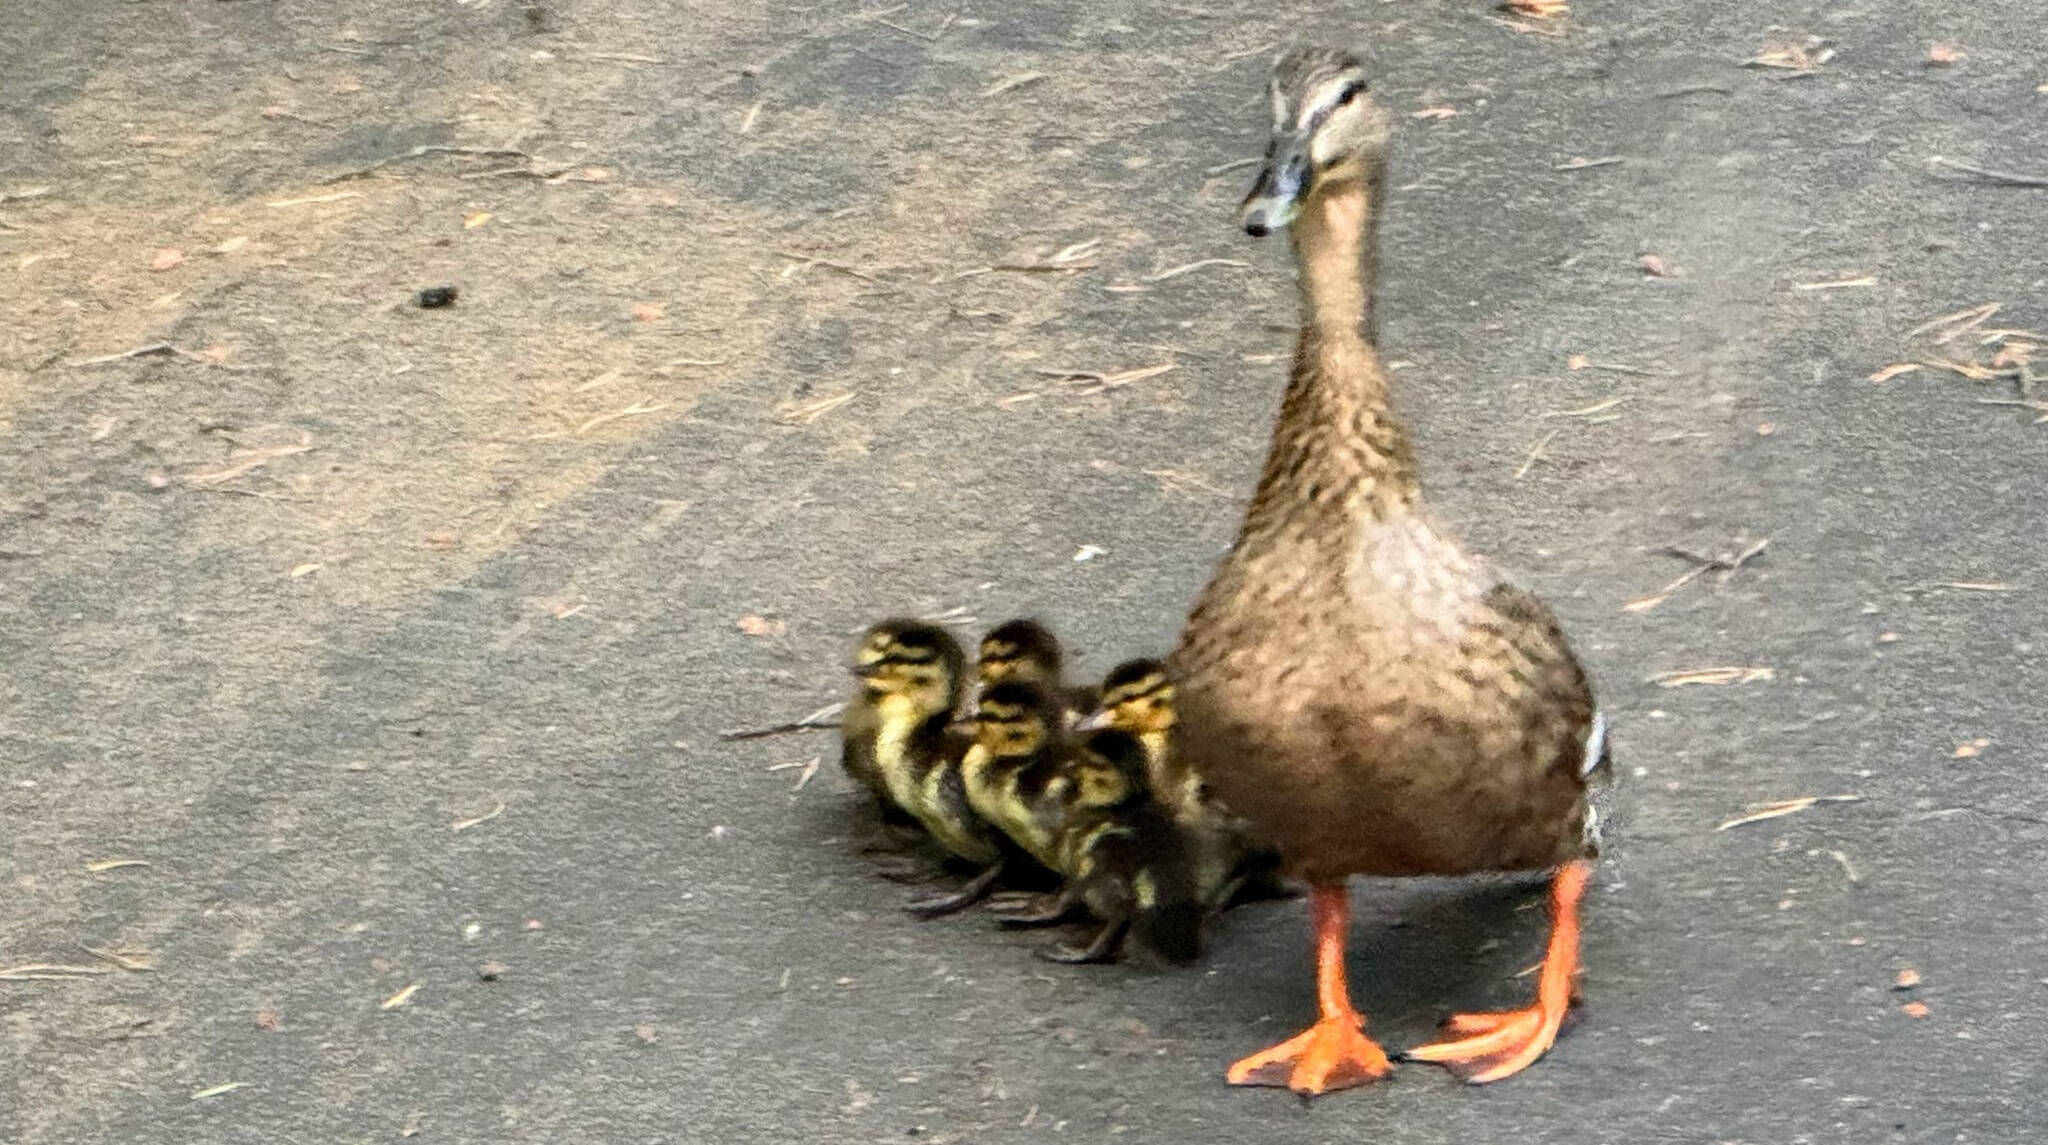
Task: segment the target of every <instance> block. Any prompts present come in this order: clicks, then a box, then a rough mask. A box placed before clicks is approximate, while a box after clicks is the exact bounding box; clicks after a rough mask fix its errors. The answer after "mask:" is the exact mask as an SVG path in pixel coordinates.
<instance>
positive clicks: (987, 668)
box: [978, 620, 1062, 688]
mask: <svg viewBox="0 0 2048 1145" xmlns="http://www.w3.org/2000/svg"><path fill="white" fill-rule="evenodd" d="M1061 660H1062V654H1061V652H1060V642H1059V638H1058V637H1056V636H1054V635H1053V634H1052V631H1051V630H1050V629H1048V628H1046V626H1045V625H1043V624H1040V623H1039V622H1037V621H1036V620H1011V621H1006V622H1004V623H1002V624H998V625H997V626H995V627H994V628H991V629H989V631H988V635H986V636H984V637H982V638H981V659H980V662H979V665H978V671H979V672H980V674H981V686H982V687H984V688H986V687H989V686H991V685H994V684H1000V683H1003V682H1005V681H1008V680H1025V681H1029V682H1031V683H1034V684H1046V685H1051V684H1055V683H1057V682H1058V681H1059V678H1060V667H1061Z"/></svg>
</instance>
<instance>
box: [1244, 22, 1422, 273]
mask: <svg viewBox="0 0 2048 1145" xmlns="http://www.w3.org/2000/svg"><path fill="white" fill-rule="evenodd" d="M1267 94H1268V95H1269V96H1270V97H1271V101H1272V105H1273V137H1272V140H1271V142H1269V143H1268V144H1267V145H1266V161H1265V166H1264V167H1262V168H1261V169H1260V171H1259V180H1258V182H1256V183H1254V184H1252V190H1251V194H1249V195H1246V196H1245V200H1244V207H1243V209H1242V210H1241V211H1240V213H1239V216H1238V217H1239V219H1240V221H1242V222H1243V224H1244V229H1245V233H1247V234H1250V235H1253V236H1263V235H1266V234H1268V233H1270V232H1272V231H1276V230H1279V229H1280V228H1281V227H1284V226H1286V225H1288V224H1289V223H1291V222H1293V221H1294V218H1295V216H1296V215H1297V214H1299V213H1300V212H1301V206H1302V204H1303V203H1305V202H1307V201H1308V200H1310V199H1312V198H1314V197H1315V195H1316V194H1317V193H1318V192H1320V191H1322V190H1324V189H1325V188H1328V187H1334V186H1337V185H1340V184H1343V183H1346V182H1357V181H1358V180H1362V179H1364V178H1365V177H1366V174H1367V172H1368V170H1370V168H1371V167H1372V165H1373V164H1374V163H1375V162H1377V161H1379V160H1381V159H1383V158H1384V156H1385V153H1386V146H1387V138H1388V135H1389V132H1390V123H1389V121H1388V118H1387V113H1386V111H1385V110H1384V109H1383V108H1381V107H1380V105H1379V104H1378V103H1377V102H1375V101H1374V100H1373V98H1372V96H1371V95H1370V94H1369V92H1368V90H1367V85H1366V74H1365V65H1364V63H1363V61H1361V60H1360V59H1359V58H1358V57H1357V56H1355V55H1353V54H1351V53H1350V52H1345V51H1339V50H1337V49H1334V48H1295V49H1293V50H1292V51H1289V52H1288V53H1287V54H1285V55H1283V56H1281V57H1280V58H1279V59H1278V60H1276V61H1274V63H1273V80H1272V83H1271V84H1270V85H1269V86H1268V88H1267Z"/></svg>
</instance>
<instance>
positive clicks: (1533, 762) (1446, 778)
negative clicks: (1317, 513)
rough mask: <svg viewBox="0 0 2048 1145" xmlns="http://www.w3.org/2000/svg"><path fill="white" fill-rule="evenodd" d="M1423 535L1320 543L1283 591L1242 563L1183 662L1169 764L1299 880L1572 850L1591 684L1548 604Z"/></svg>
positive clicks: (1253, 561) (1415, 871)
mask: <svg viewBox="0 0 2048 1145" xmlns="http://www.w3.org/2000/svg"><path fill="white" fill-rule="evenodd" d="M1423 527H1424V528H1426V526H1423ZM1429 535H1433V533H1432V534H1428V535H1423V534H1417V535H1415V536H1408V537H1400V536H1392V537H1389V536H1381V537H1365V538H1361V539H1360V543H1359V544H1357V545H1343V544H1341V543H1340V544H1339V545H1338V546H1336V547H1335V549H1336V551H1335V552H1333V551H1332V549H1331V547H1328V546H1327V545H1326V546H1325V547H1324V548H1323V549H1322V552H1323V553H1324V554H1326V555H1327V558H1328V559H1326V561H1325V562H1324V563H1322V564H1321V565H1318V564H1317V563H1316V562H1315V561H1314V560H1297V561H1291V562H1287V567H1288V568H1290V569H1291V572H1290V574H1289V575H1282V576H1275V575H1272V573H1273V571H1274V569H1273V568H1272V567H1267V568H1260V567H1258V566H1259V565H1260V564H1261V563H1265V564H1267V565H1269V566H1271V565H1275V564H1279V563H1280V562H1278V561H1277V560H1276V559H1275V558H1274V557H1273V556H1272V554H1264V555H1263V557H1262V554H1260V553H1257V552H1249V553H1245V552H1241V553H1239V554H1234V556H1233V558H1232V559H1231V560H1229V561H1226V565H1225V567H1224V568H1223V569H1222V570H1219V573H1218V576H1217V578H1216V580H1215V581H1214V582H1213V583H1212V584H1211V585H1210V588H1209V591H1208V592H1207V593H1206V594H1205V596H1204V599H1203V601H1202V603H1201V605H1200V606H1199V607H1198V608H1197V610H1196V614H1195V616H1194V617H1192V618H1191V619H1190V623H1189V626H1188V630H1187V632H1186V634H1185V635H1184V637H1183V641H1182V644H1181V647H1180V649H1178V650H1177V652H1176V653H1175V657H1174V662H1173V670H1174V674H1175V677H1176V686H1177V688H1178V700H1179V704H1180V723H1179V727H1178V729H1177V732H1178V734H1177V742H1176V752H1177V753H1178V754H1179V755H1180V756H1181V757H1182V758H1184V759H1185V760H1186V762H1187V765H1188V766H1189V767H1190V768H1191V769H1193V770H1194V771H1195V772H1196V774H1198V775H1199V776H1201V778H1202V779H1203V780H1204V781H1205V782H1207V783H1208V784H1209V785H1210V787H1211V788H1212V789H1213V790H1214V792H1215V793H1216V795H1217V797H1218V798H1219V799H1220V800H1221V801H1222V802H1223V803H1224V804H1225V805H1227V806H1228V807H1229V808H1230V810H1231V811H1233V812H1235V813H1236V814H1238V815H1240V816H1242V817H1243V818H1244V819H1245V820H1246V822H1247V824H1248V825H1249V827H1250V829H1251V831H1252V833H1253V835H1254V836H1255V837H1256V838H1258V839H1260V840H1261V841H1263V842H1265V843H1268V844H1269V845H1272V846H1274V847H1275V848H1277V849H1278V850H1279V851H1280V852H1281V854H1282V855H1283V856H1284V857H1285V859H1286V861H1287V863H1288V865H1289V866H1290V867H1291V868H1292V869H1293V870H1294V872H1295V873H1297V874H1300V875H1303V876H1304V877H1309V878H1317V877H1340V876H1342V875H1344V874H1352V873H1357V874H1370V875H1422V874H1445V875H1450V874H1466V873H1472V872H1477V871H1486V870H1514V869H1532V868H1541V867H1547V866H1552V865H1555V864H1556V863H1559V862H1562V861H1564V860H1566V859H1569V858H1572V857H1576V855H1577V854H1578V853H1579V851H1580V850H1581V849H1582V846H1583V844H1582V842H1581V839H1582V829H1581V828H1582V823H1583V818H1584V813H1585V811H1584V807H1585V786H1584V783H1583V781H1582V780H1581V778H1580V776H1579V768H1578V766H1577V763H1578V760H1577V759H1576V756H1577V754H1579V753H1582V752H1583V750H1584V742H1585V735H1586V730H1587V728H1588V726H1589V724H1590V721H1591V717H1592V701H1591V696H1590V692H1589V690H1588V688H1587V686H1586V681H1585V676H1584V673H1583V672H1582V671H1581V670H1580V669H1579V667H1578V664H1577V662H1576V661H1575V660H1573V659H1572V656H1571V652H1570V650H1569V648H1568V647H1566V646H1565V644H1564V641H1563V637H1562V635H1561V634H1560V633H1559V632H1558V631H1557V628H1556V625H1555V623H1554V621H1551V620H1550V619H1549V614H1548V612H1547V611H1545V610H1543V608H1542V605H1541V604H1540V603H1537V602H1535V601H1534V599H1533V598H1531V597H1529V596H1528V595H1527V594H1526V593H1522V592H1520V591H1519V590H1516V589H1513V588H1508V587H1492V588H1489V587H1487V586H1486V584H1485V581H1484V579H1481V578H1484V577H1485V576H1486V574H1485V571H1484V569H1483V568H1481V567H1479V566H1477V565H1476V564H1473V563H1471V562H1464V563H1463V564H1460V563H1459V562H1460V561H1462V560H1463V558H1462V557H1459V558H1457V559H1456V560H1450V559H1443V558H1441V557H1440V555H1439V554H1432V553H1428V552H1425V551H1420V550H1418V548H1417V545H1418V544H1421V545H1422V546H1423V547H1424V548H1425V549H1426V548H1430V547H1434V546H1435V545H1436V544H1438V543H1441V544H1443V545H1448V544H1449V542H1447V541H1440V539H1439V540H1438V541H1430V540H1429V539H1428V536H1429ZM1452 551H1453V552H1455V549H1453V550H1452ZM1339 554H1341V555H1339ZM1233 565H1236V566H1238V567H1235V568H1233V567H1232V566H1233ZM1280 585H1284V586H1286V589H1285V591H1274V588H1275V586H1280Z"/></svg>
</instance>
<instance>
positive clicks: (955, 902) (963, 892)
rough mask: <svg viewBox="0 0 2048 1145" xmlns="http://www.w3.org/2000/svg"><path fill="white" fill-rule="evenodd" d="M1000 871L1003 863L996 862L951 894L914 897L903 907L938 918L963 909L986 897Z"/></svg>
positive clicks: (922, 914)
mask: <svg viewBox="0 0 2048 1145" xmlns="http://www.w3.org/2000/svg"><path fill="white" fill-rule="evenodd" d="M1002 873H1003V865H1002V864H1001V863H996V864H994V865H992V866H990V867H989V868H988V869H987V870H985V871H983V872H981V873H980V874H978V875H976V876H974V877H973V878H972V879H969V880H968V881H967V885H966V886H963V887H961V888H960V889H959V890H957V891H954V892H953V893H952V894H949V895H940V896H938V897H937V898H928V899H915V900H913V901H911V902H907V903H905V904H903V909H904V910H905V911H907V912H909V913H910V914H912V915H914V916H916V917H918V918H939V917H941V916H943V915H949V914H953V913H954V912H956V911H961V910H965V909H967V908H968V907H970V906H973V905H974V904H975V903H978V902H980V901H981V900H982V899H985V898H987V897H988V892H989V888H990V887H992V886H994V885H995V882H996V877H997V876H998V875H1001V874H1002Z"/></svg>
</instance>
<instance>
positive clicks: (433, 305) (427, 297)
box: [420, 286, 462, 310]
mask: <svg viewBox="0 0 2048 1145" xmlns="http://www.w3.org/2000/svg"><path fill="white" fill-rule="evenodd" d="M461 293H462V291H460V290H458V289H456V288H455V287H453V286H429V287H427V288H426V289H425V290H422V291H420V309H421V310H439V309H440V308H442V307H443V306H453V305H455V298H456V296H457V295H459V294H461Z"/></svg>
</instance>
